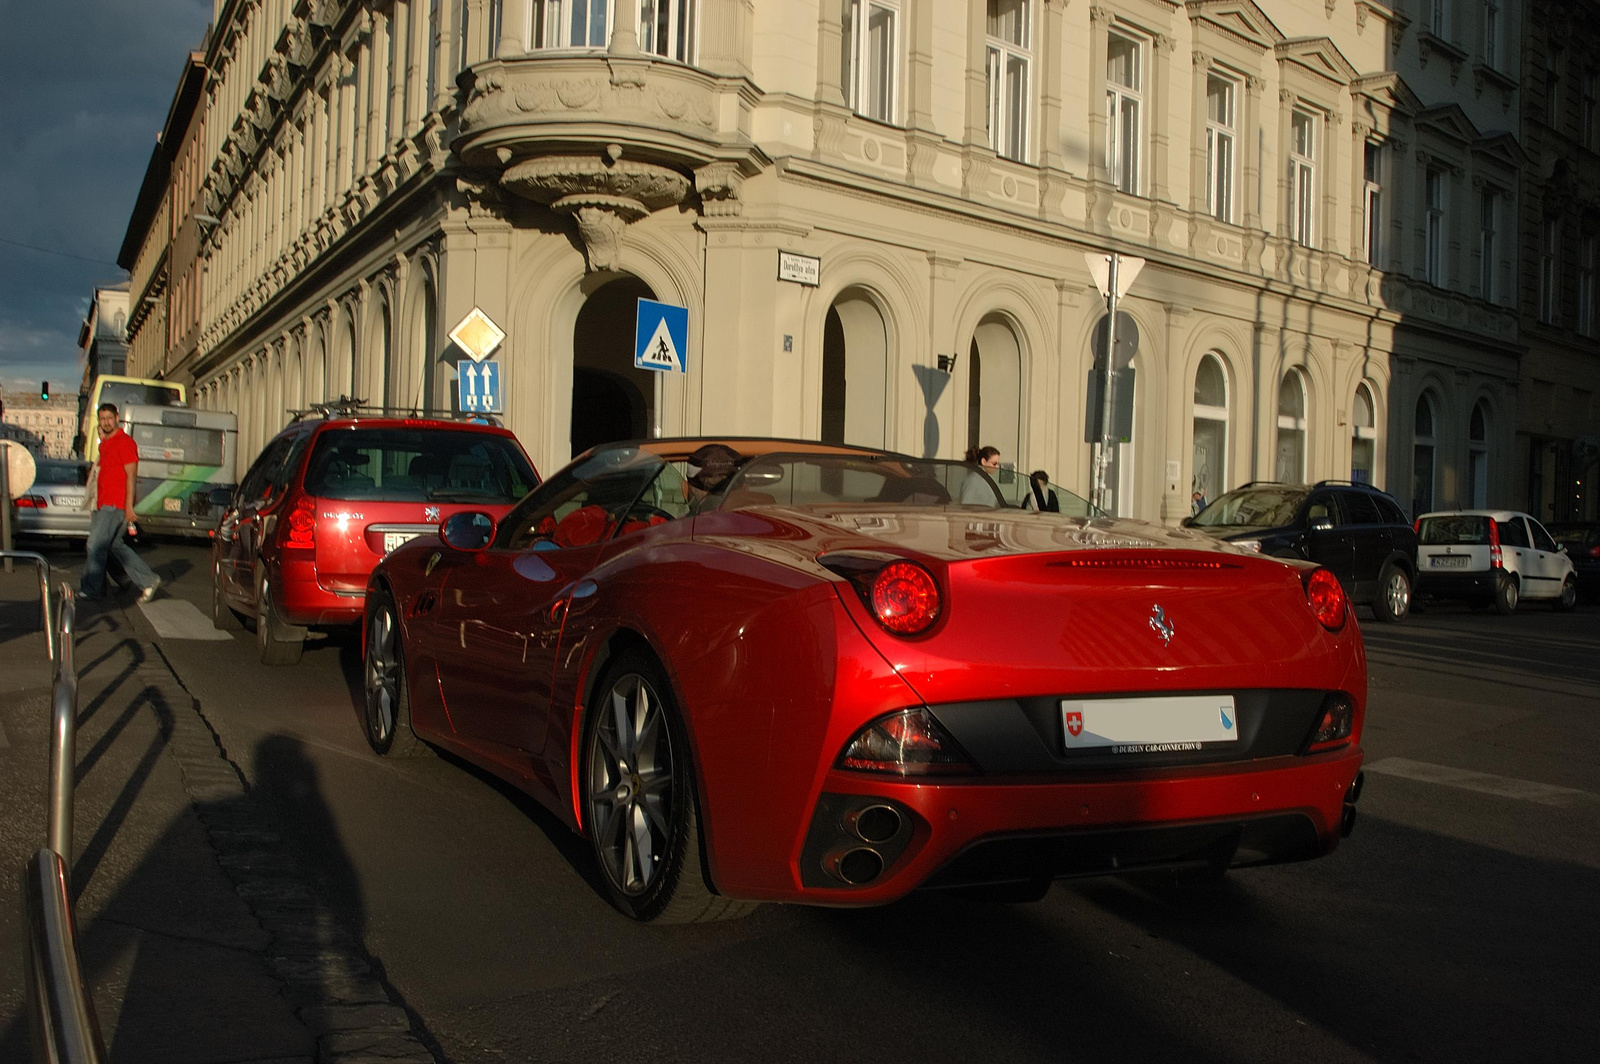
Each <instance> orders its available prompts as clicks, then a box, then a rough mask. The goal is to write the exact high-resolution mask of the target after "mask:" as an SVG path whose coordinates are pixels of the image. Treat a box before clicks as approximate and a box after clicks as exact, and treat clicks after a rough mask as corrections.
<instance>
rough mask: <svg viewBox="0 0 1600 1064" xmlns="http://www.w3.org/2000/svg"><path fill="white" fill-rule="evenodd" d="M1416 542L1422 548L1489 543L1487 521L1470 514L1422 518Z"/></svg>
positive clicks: (1485, 518) (1484, 518)
mask: <svg viewBox="0 0 1600 1064" xmlns="http://www.w3.org/2000/svg"><path fill="white" fill-rule="evenodd" d="M1417 542H1418V543H1420V544H1421V545H1422V546H1424V547H1447V546H1452V545H1458V546H1459V545H1468V546H1472V545H1483V544H1486V543H1488V542H1489V519H1488V518H1487V517H1482V516H1473V515H1471V514H1452V515H1450V516H1448V517H1424V518H1423V519H1422V528H1421V529H1420V530H1419V532H1418V535H1417Z"/></svg>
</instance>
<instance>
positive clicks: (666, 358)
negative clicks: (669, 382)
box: [633, 299, 689, 373]
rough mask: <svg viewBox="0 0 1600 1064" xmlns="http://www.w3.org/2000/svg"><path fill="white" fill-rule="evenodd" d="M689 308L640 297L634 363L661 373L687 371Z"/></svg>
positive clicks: (635, 333)
mask: <svg viewBox="0 0 1600 1064" xmlns="http://www.w3.org/2000/svg"><path fill="white" fill-rule="evenodd" d="M688 355H689V308H688V307H678V306H673V305H672V304H671V303H657V302H656V301H655V300H653V299H641V300H639V311H638V317H637V319H636V324H635V327H634V343H633V364H634V365H635V366H637V367H639V368H640V369H649V370H655V371H657V372H659V373H686V372H688V369H689V366H688Z"/></svg>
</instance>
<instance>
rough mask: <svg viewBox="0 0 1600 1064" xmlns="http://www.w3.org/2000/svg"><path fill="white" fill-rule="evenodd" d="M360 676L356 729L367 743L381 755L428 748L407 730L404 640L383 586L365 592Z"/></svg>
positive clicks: (405, 754)
mask: <svg viewBox="0 0 1600 1064" xmlns="http://www.w3.org/2000/svg"><path fill="white" fill-rule="evenodd" d="M361 657H362V661H361V665H362V669H361V671H362V675H363V676H364V677H365V678H366V679H365V684H364V687H365V690H364V692H363V696H364V697H363V708H364V712H363V713H362V718H361V725H362V728H361V730H362V731H363V732H364V733H365V734H366V737H367V745H368V746H370V747H372V749H373V752H374V753H377V754H380V755H382V756H384V757H417V756H419V755H422V754H426V753H430V752H431V750H430V748H429V747H428V745H427V744H426V743H424V742H423V741H422V740H421V739H419V738H418V737H417V733H416V732H414V731H412V730H411V685H410V684H409V683H407V681H406V653H405V640H404V638H402V636H401V635H400V620H399V615H398V614H397V613H396V612H395V608H394V599H393V598H391V597H390V595H389V593H388V592H387V591H382V590H380V591H375V592H373V593H372V594H371V595H369V596H368V597H367V639H366V642H365V644H364V645H363V648H362V656H361Z"/></svg>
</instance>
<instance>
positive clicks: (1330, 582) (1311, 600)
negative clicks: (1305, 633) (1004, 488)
mask: <svg viewBox="0 0 1600 1064" xmlns="http://www.w3.org/2000/svg"><path fill="white" fill-rule="evenodd" d="M1304 580H1305V588H1306V604H1307V605H1309V606H1310V607H1311V612H1312V613H1313V614H1315V615H1316V618H1317V623H1318V624H1320V625H1322V627H1324V628H1326V629H1327V630H1328V631H1330V632H1336V631H1338V630H1339V629H1340V628H1342V627H1344V615H1345V612H1346V609H1347V605H1346V603H1345V597H1344V588H1342V587H1340V586H1339V578H1338V577H1336V576H1334V575H1333V574H1332V573H1330V572H1329V571H1328V570H1326V569H1312V570H1311V571H1310V572H1309V574H1307V575H1306V576H1305V577H1304Z"/></svg>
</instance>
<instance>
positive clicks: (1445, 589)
mask: <svg viewBox="0 0 1600 1064" xmlns="http://www.w3.org/2000/svg"><path fill="white" fill-rule="evenodd" d="M1417 590H1418V592H1419V593H1421V594H1424V595H1428V596H1431V597H1433V598H1454V599H1465V600H1467V601H1468V602H1471V603H1473V604H1475V605H1479V604H1481V605H1492V606H1493V607H1494V608H1495V611H1496V612H1497V613H1511V612H1512V611H1514V610H1515V609H1516V608H1517V604H1518V603H1519V602H1521V601H1522V600H1524V599H1528V600H1532V599H1543V600H1544V601H1546V602H1549V603H1551V604H1552V605H1554V606H1555V608H1556V609H1559V610H1570V609H1571V608H1572V607H1573V606H1575V605H1576V604H1577V602H1578V580H1577V577H1576V576H1574V575H1573V571H1572V559H1570V558H1568V557H1567V553H1566V551H1565V550H1564V549H1562V548H1561V547H1559V546H1557V545H1556V541H1555V540H1554V539H1553V538H1552V537H1551V535H1550V533H1548V532H1546V531H1545V529H1544V526H1543V525H1541V524H1540V523H1539V522H1538V521H1536V520H1534V519H1533V518H1532V517H1529V516H1528V515H1527V514H1525V513H1519V512H1517V511H1515V510H1444V511H1440V512H1438V513H1431V514H1423V515H1422V516H1421V517H1420V518H1418V519H1417Z"/></svg>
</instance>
